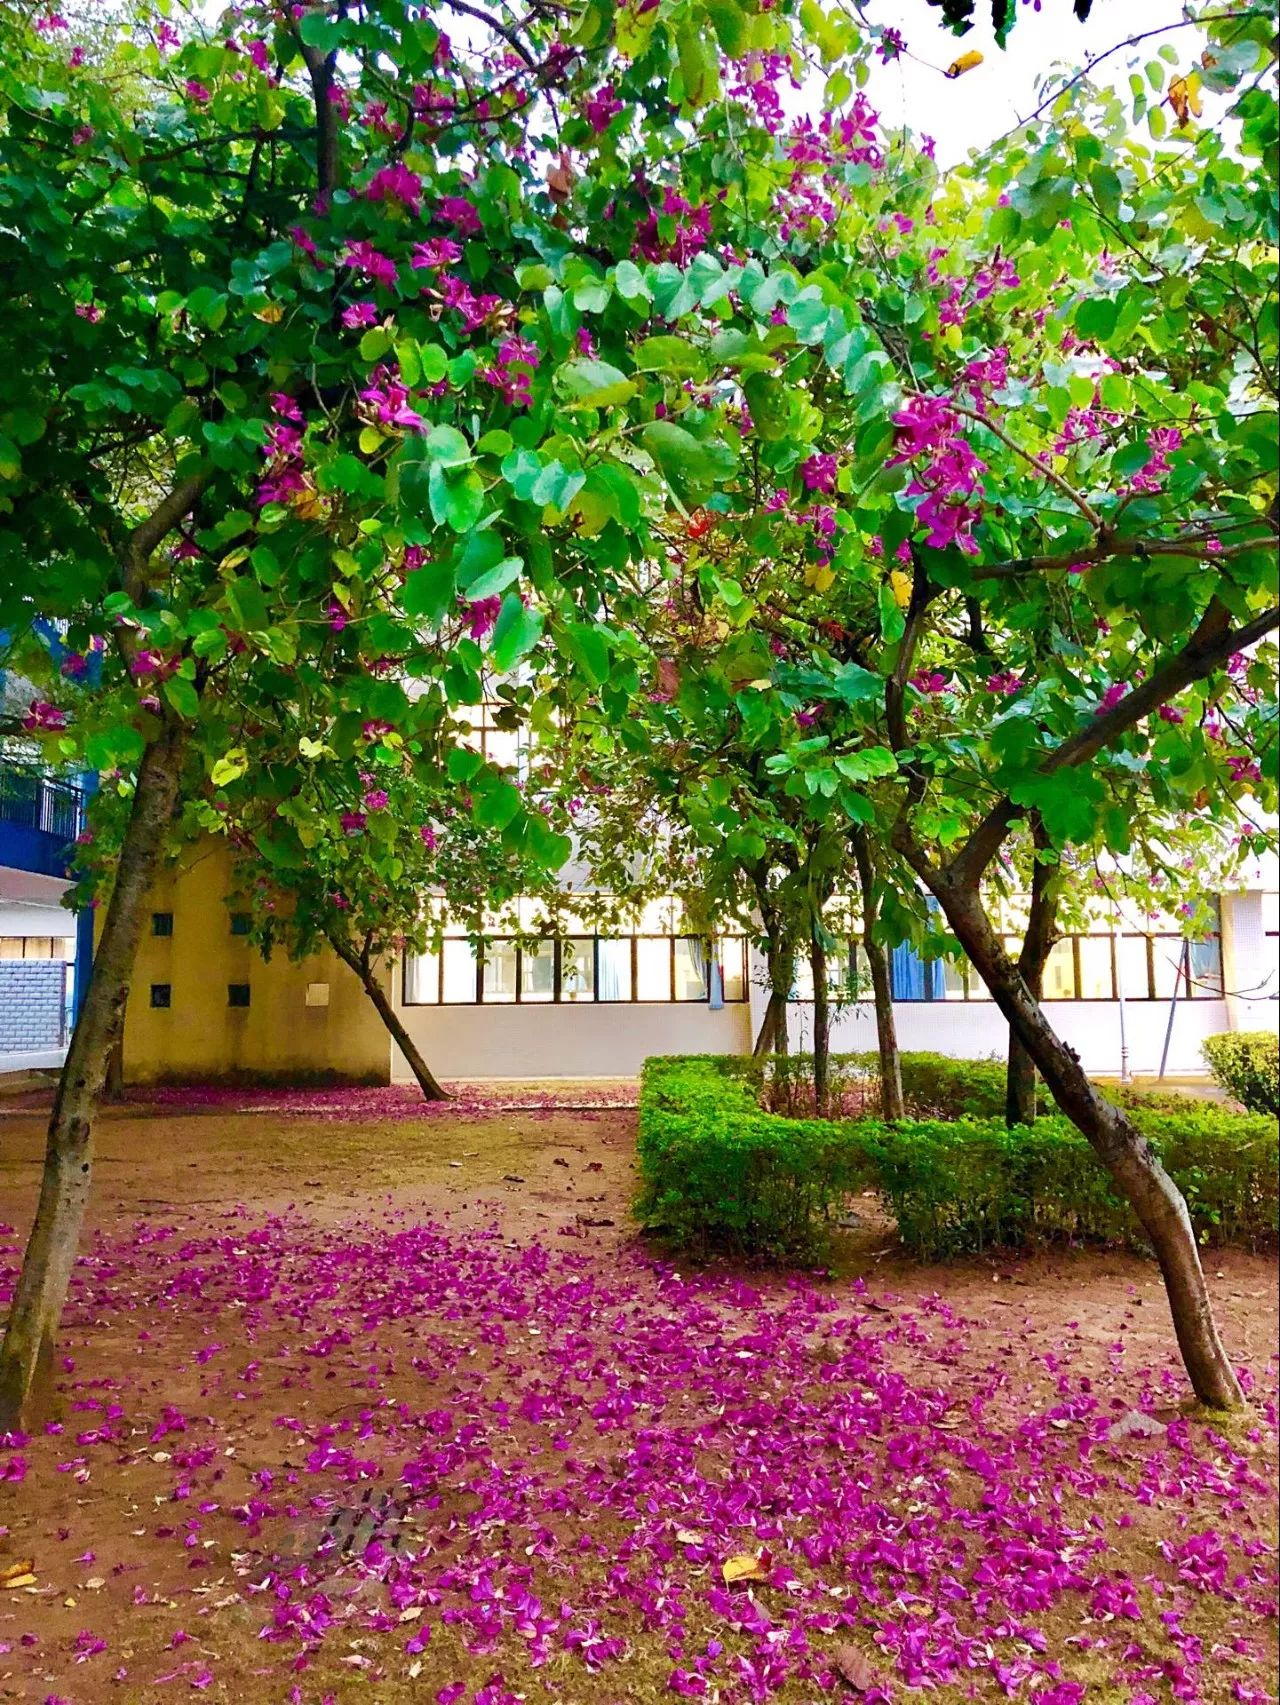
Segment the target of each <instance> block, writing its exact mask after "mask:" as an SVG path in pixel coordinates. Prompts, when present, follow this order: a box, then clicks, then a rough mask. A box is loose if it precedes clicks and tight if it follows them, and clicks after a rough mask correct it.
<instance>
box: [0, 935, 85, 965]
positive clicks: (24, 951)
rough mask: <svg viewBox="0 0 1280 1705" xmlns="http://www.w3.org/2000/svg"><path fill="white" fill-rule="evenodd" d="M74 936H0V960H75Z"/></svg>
mask: <svg viewBox="0 0 1280 1705" xmlns="http://www.w3.org/2000/svg"><path fill="white" fill-rule="evenodd" d="M75 956H76V938H75V936H73V935H0V959H74V958H75Z"/></svg>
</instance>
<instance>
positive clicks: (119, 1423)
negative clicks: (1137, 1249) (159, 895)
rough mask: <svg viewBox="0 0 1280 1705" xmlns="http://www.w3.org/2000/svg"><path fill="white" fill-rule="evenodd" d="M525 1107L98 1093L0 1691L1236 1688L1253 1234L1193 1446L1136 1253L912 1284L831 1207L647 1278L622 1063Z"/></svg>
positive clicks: (961, 1272) (20, 1169)
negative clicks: (763, 1265) (435, 1107)
mask: <svg viewBox="0 0 1280 1705" xmlns="http://www.w3.org/2000/svg"><path fill="white" fill-rule="evenodd" d="M555 1093H556V1095H557V1096H559V1097H560V1098H562V1099H564V1100H567V1101H573V1102H574V1103H575V1106H576V1110H574V1111H559V1110H556V1109H555V1108H554V1107H552V1106H550V1105H548V1104H547V1103H548V1101H549V1099H550V1094H549V1091H548V1089H547V1086H532V1087H529V1086H525V1087H523V1088H519V1087H517V1088H504V1089H503V1090H502V1091H501V1092H500V1093H496V1092H495V1090H494V1087H493V1086H486V1087H485V1088H484V1089H472V1090H469V1091H467V1092H465V1093H464V1095H463V1096H462V1098H461V1100H460V1103H459V1105H458V1106H456V1107H454V1108H451V1109H448V1110H446V1111H443V1112H434V1113H431V1114H429V1115H423V1114H422V1113H421V1111H420V1109H419V1107H418V1106H417V1105H416V1104H415V1103H413V1101H412V1098H410V1097H408V1096H407V1092H406V1096H405V1097H399V1098H397V1097H398V1092H355V1093H354V1094H353V1095H349V1096H346V1097H344V1095H343V1093H342V1092H331V1091H330V1092H315V1093H314V1094H310V1095H308V1094H307V1093H305V1092H301V1091H298V1092H288V1093H285V1094H273V1093H268V1092H257V1093H255V1092H254V1091H248V1090H246V1091H241V1092H238V1094H236V1095H206V1096H204V1097H202V1096H200V1095H199V1094H185V1093H179V1092H172V1093H170V1094H168V1095H166V1096H161V1097H158V1098H155V1099H153V1100H151V1101H150V1102H147V1103H138V1104H129V1105H125V1106H123V1107H119V1108H113V1109H111V1110H109V1111H107V1112H106V1113H105V1115H104V1117H103V1119H102V1121H101V1124H100V1128H99V1139H98V1152H97V1172H96V1187H95V1195H94V1202H93V1208H92V1212H91V1219H90V1224H89V1226H88V1228H87V1230H86V1235H85V1238H84V1241H83V1245H82V1249H83V1258H82V1261H81V1264H80V1267H79V1269H78V1272H77V1278H76V1282H75V1286H74V1291H73V1300H72V1303H71V1305H70V1307H69V1310H68V1316H67V1322H66V1330H65V1334H64V1341H63V1343H62V1345H61V1346H60V1348H61V1351H62V1355H63V1361H62V1366H61V1370H60V1372H61V1382H62V1400H61V1401H62V1408H61V1413H60V1419H59V1420H58V1421H57V1422H56V1423H55V1426H54V1429H53V1430H50V1431H48V1432H46V1433H45V1434H43V1435H41V1436H37V1437H34V1438H32V1439H30V1440H27V1441H22V1442H18V1443H15V1442H14V1441H10V1449H9V1450H8V1452H6V1451H4V1450H3V1449H0V1568H3V1567H4V1566H5V1565H6V1564H8V1565H9V1566H10V1570H11V1571H12V1567H13V1566H14V1565H16V1564H17V1563H25V1562H29V1563H30V1565H31V1568H30V1573H31V1574H33V1575H34V1577H35V1578H34V1580H30V1581H27V1582H26V1583H25V1584H19V1585H17V1586H13V1587H9V1588H8V1589H2V1588H0V1699H6V1700H22V1701H44V1702H46V1705H48V1702H49V1701H53V1702H54V1705H60V1702H61V1705H65V1702H71V1705H102V1702H105V1701H108V1700H111V1701H120V1700H123V1701H128V1702H129V1705H133V1702H135V1701H137V1702H138V1705H150V1702H152V1701H159V1700H168V1699H172V1698H174V1697H175V1696H177V1697H181V1696H183V1695H186V1694H189V1693H191V1692H196V1693H200V1694H203V1695H204V1696H205V1697H207V1698H208V1699H210V1700H218V1701H239V1700H245V1699H259V1700H264V1701H275V1700H280V1701H286V1700H288V1701H291V1702H293V1705H310V1702H312V1701H314V1702H316V1705H319V1702H320V1701H322V1700H331V1701H334V1702H335V1705H344V1702H346V1701H348V1700H351V1701H356V1700H387V1701H393V1702H394V1701H400V1700H423V1701H428V1702H431V1701H439V1702H440V1705H453V1701H455V1700H458V1701H460V1702H463V1705H468V1702H471V1701H474V1702H475V1705H507V1702H509V1701H516V1700H522V1699H529V1700H531V1701H532V1700H537V1701H541V1702H550V1701H560V1702H561V1705H621V1702H622V1701H632V1700H652V1701H662V1700H667V1699H674V1698H678V1697H693V1698H705V1699H707V1700H710V1701H716V1700H721V1701H723V1702H724V1705H730V1702H736V1701H739V1700H741V1701H748V1700H756V1699H760V1700H763V1699H771V1698H772V1699H777V1700H779V1701H782V1702H783V1705H816V1702H817V1701H820V1700H828V1699H833V1698H835V1699H845V1700H863V1701H867V1700H869V1701H871V1702H872V1705H875V1702H876V1701H877V1700H887V1699H899V1700H901V1699H905V1698H909V1697H913V1696H916V1695H915V1688H916V1687H926V1688H929V1689H930V1691H929V1692H927V1693H924V1694H921V1695H920V1696H921V1697H926V1698H932V1699H935V1700H938V1701H946V1702H950V1701H953V1700H954V1701H957V1702H958V1701H961V1700H969V1699H977V1700H983V1701H985V1700H992V1701H995V1700H997V1699H999V1700H1004V1699H1017V1700H1025V1701H1028V1702H1039V1705H1078V1702H1080V1701H1085V1702H1086V1705H1152V1702H1155V1705H1164V1702H1165V1701H1170V1702H1172V1701H1174V1700H1181V1701H1190V1702H1194V1701H1204V1702H1205V1705H1218V1702H1219V1701H1220V1702H1222V1705H1228V1702H1229V1705H1261V1702H1263V1701H1266V1700H1269V1699H1271V1698H1272V1697H1273V1694H1272V1692H1271V1688H1272V1683H1273V1679H1274V1664H1275V1640H1274V1611H1275V1558H1276V1535H1275V1529H1274V1521H1275V1505H1274V1488H1275V1482H1276V1464H1275V1445H1276V1384H1277V1362H1276V1340H1277V1286H1276V1276H1277V1274H1276V1263H1275V1261H1274V1260H1273V1259H1272V1258H1270V1257H1266V1256H1253V1255H1247V1254H1243V1253H1239V1252H1221V1253H1219V1252H1214V1253H1211V1254H1210V1255H1209V1257H1208V1266H1209V1272H1210V1276H1211V1280H1212V1283H1213V1291H1214V1299H1215V1304H1216V1306H1217V1309H1218V1314H1219V1320H1220V1323H1221V1326H1222V1329H1223V1332H1224V1335H1225V1337H1226V1339H1227V1342H1228V1344H1229V1347H1230V1349H1231V1351H1232V1353H1233V1355H1234V1356H1235V1358H1236V1359H1237V1361H1238V1362H1239V1363H1240V1364H1241V1365H1242V1366H1243V1367H1245V1368H1246V1369H1247V1370H1248V1374H1249V1378H1250V1381H1251V1384H1252V1396H1253V1402H1254V1405H1255V1408H1254V1412H1253V1414H1252V1416H1251V1418H1250V1420H1249V1422H1248V1423H1247V1424H1246V1425H1245V1426H1244V1427H1243V1428H1241V1429H1239V1430H1238V1431H1233V1433H1232V1434H1231V1436H1230V1437H1224V1436H1222V1435H1221V1434H1219V1433H1218V1432H1217V1431H1215V1430H1214V1429H1212V1428H1210V1427H1206V1426H1205V1425H1204V1424H1202V1423H1200V1422H1197V1421H1194V1420H1188V1419H1187V1418H1186V1417H1185V1416H1184V1415H1183V1414H1182V1413H1181V1412H1180V1409H1179V1404H1180V1403H1181V1402H1182V1401H1183V1399H1184V1398H1185V1383H1184V1380H1183V1376H1182V1373H1181V1370H1180V1367H1179V1365H1178V1363H1177V1361H1176V1359H1175V1355H1174V1348H1173V1341H1172V1333H1171V1328H1170V1322H1169V1319H1168V1315H1167V1311H1166V1308H1165V1305H1164V1300H1163V1295H1162V1290H1161V1287H1160V1284H1159V1281H1158V1274H1157V1273H1156V1271H1155V1269H1154V1268H1153V1267H1152V1266H1151V1265H1150V1264H1148V1263H1145V1262H1143V1261H1141V1260H1140V1259H1138V1258H1136V1257H1133V1256H1130V1255H1126V1254H1118V1253H1079V1252H1060V1253H1055V1254H1051V1255H1043V1256H1037V1257H1034V1258H1014V1257H1000V1258H995V1259H991V1260H981V1261H977V1260H975V1261H972V1262H968V1263H960V1264H952V1265H949V1266H947V1267H945V1268H928V1269H926V1268H921V1267H919V1266H917V1265H914V1264H912V1263H911V1262H909V1261H908V1260H906V1259H905V1258H904V1257H903V1256H902V1255H901V1253H900V1252H899V1251H898V1250H897V1249H896V1247H895V1244H894V1241H893V1238H892V1236H891V1231H890V1228H889V1227H887V1226H886V1225H885V1223H884V1222H883V1221H882V1220H881V1219H880V1218H879V1216H878V1214H877V1212H876V1210H875V1205H874V1203H872V1202H870V1201H867V1202H865V1203H864V1204H862V1205H861V1207H860V1212H859V1218H860V1221H861V1223H860V1224H859V1225H858V1226H856V1227H855V1228H854V1229H852V1230H851V1231H850V1232H848V1233H847V1234H846V1235H845V1236H844V1237H843V1239H842V1242H841V1244H840V1246H839V1248H838V1251H837V1256H836V1259H835V1263H834V1266H833V1268H832V1270H831V1271H829V1272H827V1271H824V1272H821V1273H815V1274H805V1275H795V1276H788V1275H758V1274H743V1273H735V1272H732V1271H730V1270H729V1269H727V1268H724V1269H715V1270H713V1271H711V1272H709V1273H703V1274H686V1273H683V1272H682V1271H681V1270H680V1267H679V1264H678V1263H673V1262H671V1261H669V1260H663V1259H662V1257H661V1255H660V1253H657V1252H654V1251H651V1250H648V1249H646V1248H645V1247H644V1246H643V1245H642V1244H641V1243H640V1242H639V1241H638V1240H637V1239H636V1237H635V1235H634V1232H633V1229H632V1228H631V1226H630V1223H629V1220H628V1212H627V1209H628V1202H629V1199H630V1196H631V1192H632V1189H633V1184H634V1164H635V1163H634V1138H635V1115H634V1112H633V1111H631V1110H629V1108H627V1107H626V1106H625V1105H620V1104H624V1103H625V1102H626V1101H627V1100H628V1099H630V1094H631V1091H630V1089H629V1087H628V1086H622V1085H619V1086H606V1087H601V1086H596V1085H584V1086H578V1087H576V1088H575V1087H572V1086H563V1085H559V1086H556V1090H555ZM360 1096H363V1099H359V1098H358V1097H360ZM495 1100H498V1101H501V1102H502V1103H503V1104H504V1110H501V1111H495V1110H494V1106H493V1103H494V1101H495ZM592 1101H596V1102H598V1103H600V1104H599V1105H594V1106H592V1105H585V1106H584V1105H582V1103H590V1102H592ZM513 1102H523V1103H524V1105H523V1106H521V1107H519V1108H518V1109H514V1110H513V1109H512V1108H511V1107H510V1103H513ZM41 1103H42V1095H41V1093H35V1094H32V1095H29V1096H25V1097H10V1098H8V1099H7V1100H4V1101H0V1263H2V1264H3V1267H4V1269H5V1276H4V1286H5V1289H7V1288H8V1286H9V1284H10V1283H11V1281H12V1276H13V1274H14V1272H15V1271H16V1265H17V1262H18V1260H19V1258H20V1254H21V1247H22V1243H23V1239H24V1237H25V1233H26V1229H27V1226H28V1224H29V1219H30V1214H31V1211H32V1208H33V1205H34V1200H35V1192H36V1188H37V1184H38V1175H39V1157H40V1153H41V1149H42V1141H43V1117H42V1108H41ZM1134 1416H1137V1417H1138V1420H1136V1421H1135V1420H1134V1419H1133V1417H1134ZM1117 1429H1118V1431H1117ZM406 1463H408V1464H409V1465H410V1466H408V1467H406ZM15 1464H16V1465H18V1466H15ZM6 1465H8V1467H7V1471H6ZM414 1465H416V1466H414ZM24 1469H25V1472H23V1470H24ZM415 1476H417V1477H418V1478H417V1479H415ZM406 1484H407V1485H409V1487H410V1488H411V1489H414V1497H415V1498H416V1499H417V1501H416V1502H415V1501H413V1499H410V1500H409V1501H408V1503H406V1501H405V1498H404V1496H403V1495H402V1493H403V1487H404V1486H405V1485H406ZM397 1488H399V1489H400V1490H399V1491H397ZM851 1511H856V1513H857V1522H865V1525H866V1528H867V1530H868V1532H871V1533H872V1534H873V1537H874V1545H871V1544H869V1543H867V1542H866V1535H865V1534H863V1533H861V1532H855V1531H854V1529H855V1528H856V1526H857V1522H852V1523H851V1516H850V1512H851ZM761 1553H763V1556H761ZM743 1557H745V1558H746V1559H747V1563H748V1565H750V1567H747V1566H746V1565H743V1567H745V1568H746V1574H745V1577H744V1580H743V1581H742V1582H739V1583H738V1585H737V1586H736V1587H735V1588H733V1589H731V1597H726V1593H725V1590H724V1586H723V1583H724V1578H725V1577H724V1567H725V1563H726V1561H728V1562H730V1563H731V1564H732V1561H733V1559H735V1558H737V1559H741V1558H743ZM752 1559H754V1560H755V1561H754V1563H753V1562H752ZM997 1559H998V1561H997ZM1086 1560H1088V1561H1087V1562H1086ZM0 1579H3V1577H2V1576H0ZM717 1595H718V1596H717ZM949 1629H950V1630H952V1632H950V1633H948V1632H947V1631H948V1630H949ZM947 1641H950V1646H949V1647H948V1646H947ZM952 1648H954V1649H952ZM455 1690H456V1691H455Z"/></svg>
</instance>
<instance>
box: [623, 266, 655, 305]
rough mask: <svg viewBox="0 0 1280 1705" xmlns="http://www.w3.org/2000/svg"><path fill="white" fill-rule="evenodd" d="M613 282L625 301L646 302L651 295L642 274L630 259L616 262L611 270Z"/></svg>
mask: <svg viewBox="0 0 1280 1705" xmlns="http://www.w3.org/2000/svg"><path fill="white" fill-rule="evenodd" d="M613 282H614V286H615V287H616V289H617V292H618V294H619V296H621V297H622V298H623V300H624V301H626V302H638V301H643V302H648V301H649V300H650V299H651V298H652V296H653V292H652V291H651V290H650V289H649V286H648V285H647V284H646V283H645V278H644V274H643V273H642V272H641V270H640V268H639V267H638V266H637V265H636V263H635V262H634V261H632V260H620V261H619V262H618V264H617V266H616V267H615V268H614V271H613Z"/></svg>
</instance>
